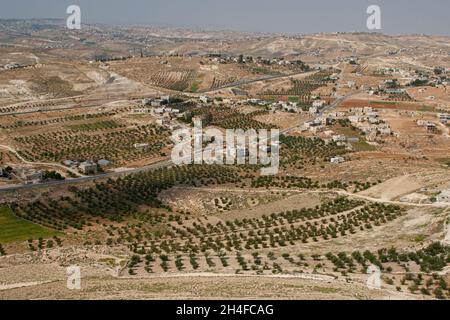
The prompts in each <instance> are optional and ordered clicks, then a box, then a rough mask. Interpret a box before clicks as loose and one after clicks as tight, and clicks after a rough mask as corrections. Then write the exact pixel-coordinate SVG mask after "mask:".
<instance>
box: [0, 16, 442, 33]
mask: <svg viewBox="0 0 450 320" xmlns="http://www.w3.org/2000/svg"><path fill="white" fill-rule="evenodd" d="M8 20H14V21H33V20H35V21H43V20H49V21H51V20H54V21H61V22H64V23H65V19H63V18H45V17H42V18H1V17H0V21H8ZM84 23H85V24H86V25H88V26H94V25H98V26H103V27H118V28H124V29H126V28H155V29H167V30H182V31H191V32H205V33H208V32H214V33H219V32H224V33H242V34H249V35H266V36H289V37H295V36H308V35H315V34H367V35H382V36H388V37H408V36H424V37H448V38H450V34H427V33H403V34H387V33H384V32H383V30H379V31H369V30H367V31H325V32H310V33H290V32H269V31H245V30H244V31H239V30H232V29H214V28H212V27H202V26H190V27H182V26H170V25H167V26H164V25H148V24H143V23H142V24H134V25H133V24H120V23H112V22H95V21H87V22H84Z"/></svg>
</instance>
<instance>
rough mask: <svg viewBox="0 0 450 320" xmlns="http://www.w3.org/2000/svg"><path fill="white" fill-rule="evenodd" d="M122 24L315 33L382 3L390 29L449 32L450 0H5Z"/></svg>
mask: <svg viewBox="0 0 450 320" xmlns="http://www.w3.org/2000/svg"><path fill="white" fill-rule="evenodd" d="M70 4H77V5H79V6H80V7H81V13H82V21H85V22H101V23H111V24H122V25H137V24H143V25H150V26H168V27H189V28H195V27H200V28H211V29H220V30H224V29H226V30H236V31H257V32H275V33H279V32H289V33H315V32H334V31H368V30H367V29H366V19H367V14H366V9H367V7H368V6H369V5H371V4H377V5H379V6H380V7H381V9H382V28H383V29H382V30H381V32H383V33H387V34H412V33H424V34H441V35H450V18H449V13H450V0H0V18H65V17H67V15H66V13H65V12H66V8H67V6H68V5H70Z"/></svg>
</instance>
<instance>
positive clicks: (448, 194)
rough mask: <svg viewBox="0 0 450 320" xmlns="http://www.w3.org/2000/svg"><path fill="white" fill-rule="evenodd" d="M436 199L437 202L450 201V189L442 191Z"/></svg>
mask: <svg viewBox="0 0 450 320" xmlns="http://www.w3.org/2000/svg"><path fill="white" fill-rule="evenodd" d="M436 200H437V202H450V189H448V190H444V191H442V192H441V193H440V194H439V195H438V196H437V197H436Z"/></svg>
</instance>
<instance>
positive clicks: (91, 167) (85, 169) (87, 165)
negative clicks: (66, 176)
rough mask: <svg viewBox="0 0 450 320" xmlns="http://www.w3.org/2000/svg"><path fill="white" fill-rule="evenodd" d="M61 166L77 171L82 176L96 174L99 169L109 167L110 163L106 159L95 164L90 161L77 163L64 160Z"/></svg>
mask: <svg viewBox="0 0 450 320" xmlns="http://www.w3.org/2000/svg"><path fill="white" fill-rule="evenodd" d="M63 164H64V165H65V166H68V167H70V168H72V169H78V171H79V172H80V173H83V174H96V173H97V172H98V169H99V168H106V167H108V166H110V165H111V161H109V160H106V159H101V160H98V161H97V162H94V161H92V160H87V161H83V162H78V161H76V160H65V161H63Z"/></svg>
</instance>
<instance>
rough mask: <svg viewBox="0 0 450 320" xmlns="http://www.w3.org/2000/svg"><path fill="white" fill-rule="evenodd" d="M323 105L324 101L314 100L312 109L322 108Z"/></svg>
mask: <svg viewBox="0 0 450 320" xmlns="http://www.w3.org/2000/svg"><path fill="white" fill-rule="evenodd" d="M325 104H326V102H325V101H324V100H314V101H313V103H312V106H313V107H314V108H322V107H323V106H324V105H325Z"/></svg>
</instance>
